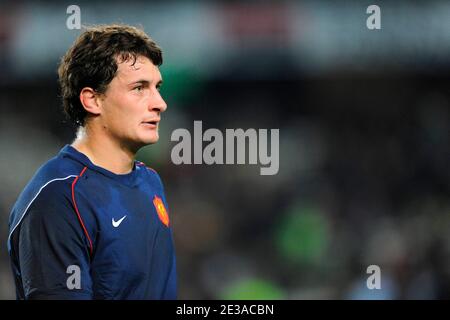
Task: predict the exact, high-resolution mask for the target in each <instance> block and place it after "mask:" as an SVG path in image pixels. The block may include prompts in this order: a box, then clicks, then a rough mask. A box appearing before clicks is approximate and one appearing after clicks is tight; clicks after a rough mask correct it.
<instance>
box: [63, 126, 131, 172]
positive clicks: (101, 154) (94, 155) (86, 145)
mask: <svg viewBox="0 0 450 320" xmlns="http://www.w3.org/2000/svg"><path fill="white" fill-rule="evenodd" d="M72 147H74V148H75V149H76V150H78V151H79V152H81V153H83V154H84V155H86V156H87V157H88V158H89V160H90V161H91V162H92V163H93V164H95V165H96V166H99V167H101V168H104V169H106V170H108V171H111V172H113V173H115V174H127V173H130V172H131V171H132V170H133V165H134V157H135V155H136V153H135V152H132V151H130V150H129V149H127V148H125V147H124V146H121V145H120V144H118V143H116V142H115V141H113V140H112V139H110V138H109V137H107V136H105V135H101V134H95V133H94V132H92V131H91V130H89V129H86V128H82V127H80V128H79V129H78V132H77V138H76V139H75V141H74V142H73V143H72Z"/></svg>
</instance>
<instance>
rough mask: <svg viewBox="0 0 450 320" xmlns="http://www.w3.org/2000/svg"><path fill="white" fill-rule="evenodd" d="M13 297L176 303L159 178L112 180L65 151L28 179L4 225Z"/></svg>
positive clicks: (148, 172) (141, 174)
mask: <svg viewBox="0 0 450 320" xmlns="http://www.w3.org/2000/svg"><path fill="white" fill-rule="evenodd" d="M8 251H9V254H10V258H11V265H12V270H13V275H14V279H15V284H16V295H17V298H18V299H176V281H177V280H176V262H175V251H174V245H173V236H172V230H171V226H170V221H169V216H168V212H167V202H166V199H165V195H164V190H163V186H162V183H161V180H160V178H159V176H158V174H157V173H156V172H155V171H154V170H152V169H150V168H147V167H146V166H145V165H144V164H143V163H141V162H138V161H135V163H134V168H133V170H132V171H131V172H130V173H128V174H124V175H117V174H114V173H112V172H110V171H108V170H105V169H103V168H101V167H98V166H96V165H94V164H93V163H92V162H91V161H90V160H89V159H88V158H87V157H86V156H85V155H84V154H82V153H80V152H78V151H77V150H76V149H74V148H73V147H71V146H69V145H66V146H65V147H64V148H63V149H62V150H61V151H60V153H59V154H58V155H57V156H56V157H55V158H53V159H51V160H49V161H48V162H47V163H46V164H44V165H43V166H42V167H41V168H40V169H39V170H38V171H37V173H36V174H35V176H34V177H33V178H32V179H31V181H30V182H29V183H28V185H27V186H26V187H25V189H24V190H23V191H22V193H21V195H20V196H19V198H18V200H17V202H16V204H15V205H14V207H13V209H12V212H11V216H10V220H9V237H8Z"/></svg>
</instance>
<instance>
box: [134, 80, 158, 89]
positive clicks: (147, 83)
mask: <svg viewBox="0 0 450 320" xmlns="http://www.w3.org/2000/svg"><path fill="white" fill-rule="evenodd" d="M138 83H140V84H143V85H146V86H148V85H149V84H150V81H148V80H144V79H141V80H137V81H133V82H131V83H130V84H129V85H130V86H131V85H134V84H138ZM162 84H163V81H162V80H159V81H158V82H157V83H156V87H160V86H161V85H162Z"/></svg>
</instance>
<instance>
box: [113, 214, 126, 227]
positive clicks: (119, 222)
mask: <svg viewBox="0 0 450 320" xmlns="http://www.w3.org/2000/svg"><path fill="white" fill-rule="evenodd" d="M126 217H127V216H126V215H125V216H123V217H122V218H121V219H120V220H118V221H114V218H112V225H113V227H114V228H117V227H118V226H119V225H120V224H121V223H122V221H123V219H125V218H126Z"/></svg>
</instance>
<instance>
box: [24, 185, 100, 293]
mask: <svg viewBox="0 0 450 320" xmlns="http://www.w3.org/2000/svg"><path fill="white" fill-rule="evenodd" d="M52 189H53V190H52ZM52 191H53V192H52ZM55 193H56V194H55ZM60 195H61V193H60V191H59V194H58V190H55V188H49V189H48V190H46V191H45V192H42V194H40V195H39V197H38V198H37V199H36V200H35V201H34V202H33V203H32V205H31V206H30V208H29V209H28V212H27V213H26V216H25V217H24V219H23V221H22V222H21V225H20V231H19V233H18V234H17V236H18V242H17V243H18V258H19V265H20V273H21V278H22V285H23V292H24V296H25V299H58V300H59V299H64V300H65V299H91V298H92V280H91V277H90V254H89V249H88V246H87V245H86V239H85V235H84V233H83V229H82V227H81V225H80V222H79V221H78V218H77V215H76V213H75V210H74V209H73V207H72V204H71V202H70V200H69V199H67V197H65V196H60Z"/></svg>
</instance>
